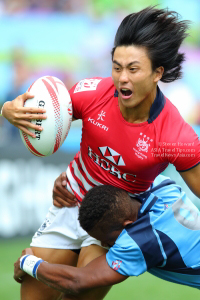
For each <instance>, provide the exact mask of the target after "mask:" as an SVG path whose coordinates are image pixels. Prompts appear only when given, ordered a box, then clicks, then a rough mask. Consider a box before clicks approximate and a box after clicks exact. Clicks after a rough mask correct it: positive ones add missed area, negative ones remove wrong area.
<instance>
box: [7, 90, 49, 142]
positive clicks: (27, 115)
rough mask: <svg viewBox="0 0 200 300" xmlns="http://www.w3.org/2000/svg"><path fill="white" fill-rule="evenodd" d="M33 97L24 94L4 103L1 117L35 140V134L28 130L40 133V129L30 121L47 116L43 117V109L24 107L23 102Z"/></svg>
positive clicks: (29, 94) (44, 116)
mask: <svg viewBox="0 0 200 300" xmlns="http://www.w3.org/2000/svg"><path fill="white" fill-rule="evenodd" d="M33 97H34V95H32V94H31V93H29V92H26V93H24V94H22V95H20V96H18V97H17V98H15V99H14V100H12V101H8V102H5V103H4V105H3V109H2V116H3V117H4V118H6V119H7V120H8V121H9V122H10V123H11V124H13V125H14V126H16V127H18V128H19V129H21V130H22V131H23V132H24V133H26V134H28V135H30V136H32V137H33V138H35V137H36V136H35V134H34V133H32V132H31V131H30V130H29V128H32V129H35V130H39V131H42V127H41V126H38V125H35V124H33V123H31V122H30V120H35V119H46V117H47V116H46V115H44V113H45V112H46V110H45V109H42V108H34V107H24V103H25V101H26V100H27V99H31V98H33Z"/></svg>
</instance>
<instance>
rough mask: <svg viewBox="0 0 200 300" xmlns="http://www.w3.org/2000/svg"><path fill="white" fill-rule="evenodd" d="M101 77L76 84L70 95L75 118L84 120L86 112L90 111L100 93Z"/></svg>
mask: <svg viewBox="0 0 200 300" xmlns="http://www.w3.org/2000/svg"><path fill="white" fill-rule="evenodd" d="M102 80H103V79H102V78H100V77H96V78H90V79H83V80H81V81H79V82H78V83H76V84H75V85H74V86H73V87H72V88H71V89H70V90H69V94H70V97H71V100H72V106H73V117H74V118H76V119H82V118H83V114H84V112H85V111H88V110H89V109H90V107H91V105H92V103H93V102H94V101H95V99H96V98H97V95H98V93H99V84H100V83H101V81H102Z"/></svg>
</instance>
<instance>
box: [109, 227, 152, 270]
mask: <svg viewBox="0 0 200 300" xmlns="http://www.w3.org/2000/svg"><path fill="white" fill-rule="evenodd" d="M106 260H107V263H108V265H109V266H110V267H111V268H112V269H114V270H115V271H117V272H118V273H120V274H122V275H125V276H139V275H140V274H142V273H144V272H146V271H147V265H146V262H145V259H144V256H143V254H142V251H141V250H140V248H139V247H138V245H137V244H136V243H135V241H134V240H133V239H132V238H130V236H129V235H128V234H127V231H126V230H123V231H122V233H121V234H120V236H119V237H118V239H117V241H116V243H115V245H114V246H113V247H111V248H110V250H109V251H108V253H107V254H106Z"/></svg>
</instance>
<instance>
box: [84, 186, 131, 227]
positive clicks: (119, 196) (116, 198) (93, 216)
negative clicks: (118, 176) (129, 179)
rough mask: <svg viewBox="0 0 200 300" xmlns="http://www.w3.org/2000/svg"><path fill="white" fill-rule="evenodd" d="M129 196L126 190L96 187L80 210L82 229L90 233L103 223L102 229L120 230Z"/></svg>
mask: <svg viewBox="0 0 200 300" xmlns="http://www.w3.org/2000/svg"><path fill="white" fill-rule="evenodd" d="M127 196H128V195H127V192H125V191H124V190H122V189H119V188H117V187H114V186H110V185H102V186H96V187H94V188H92V189H91V190H89V192H88V193H87V194H86V196H85V198H84V199H83V201H82V205H81V207H80V210H79V221H80V225H81V227H82V228H83V229H84V230H85V231H90V230H92V229H93V228H94V226H95V225H96V224H97V223H99V222H101V227H102V226H103V227H104V228H108V227H109V228H115V229H118V228H119V226H120V220H121V219H122V218H124V215H125V213H126V211H125V209H126V208H125V207H126V206H127V205H126V203H127V199H129V198H128V197H127ZM122 207H123V208H122ZM127 210H128V206H127Z"/></svg>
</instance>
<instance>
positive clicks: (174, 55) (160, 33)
mask: <svg viewBox="0 0 200 300" xmlns="http://www.w3.org/2000/svg"><path fill="white" fill-rule="evenodd" d="M179 18H180V17H179V15H178V13H176V12H174V11H168V10H167V9H157V8H155V7H147V8H145V9H143V10H141V11H139V12H137V13H132V14H130V15H128V16H126V17H125V18H124V19H123V21H122V22H121V24H120V26H119V28H118V30H117V33H116V36H115V41H114V48H113V49H112V52H111V54H112V59H113V56H114V52H115V49H116V48H117V47H119V46H132V45H134V46H142V47H145V48H146V50H147V54H148V57H149V59H150V60H151V63H152V70H153V71H155V70H156V68H158V67H161V66H162V67H164V73H163V76H162V78H161V81H163V82H172V81H174V80H176V79H179V78H181V77H182V72H181V69H182V66H181V65H182V62H183V61H184V60H185V55H184V53H179V52H178V50H179V48H180V46H181V43H182V42H183V40H184V39H185V38H186V37H187V35H188V34H187V32H186V31H187V30H188V28H189V23H190V22H189V21H180V20H179Z"/></svg>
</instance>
